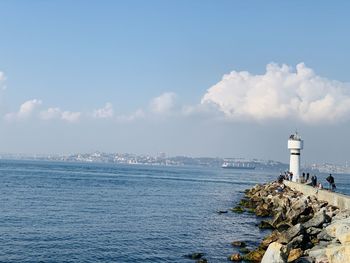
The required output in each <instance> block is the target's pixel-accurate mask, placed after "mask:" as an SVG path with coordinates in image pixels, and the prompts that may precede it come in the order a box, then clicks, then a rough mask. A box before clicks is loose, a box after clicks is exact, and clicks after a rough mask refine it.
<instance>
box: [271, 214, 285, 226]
mask: <svg viewBox="0 0 350 263" xmlns="http://www.w3.org/2000/svg"><path fill="white" fill-rule="evenodd" d="M285 220H286V215H285V214H284V213H283V211H278V212H277V213H276V214H275V216H274V217H273V219H272V220H271V225H272V226H274V227H276V226H277V225H278V224H280V223H282V222H284V221H285Z"/></svg>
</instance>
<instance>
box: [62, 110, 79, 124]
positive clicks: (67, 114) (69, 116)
mask: <svg viewBox="0 0 350 263" xmlns="http://www.w3.org/2000/svg"><path fill="white" fill-rule="evenodd" d="M80 116H81V112H71V111H64V112H62V114H61V119H62V120H65V121H68V122H77V121H79V119H80Z"/></svg>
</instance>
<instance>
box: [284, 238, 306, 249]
mask: <svg viewBox="0 0 350 263" xmlns="http://www.w3.org/2000/svg"><path fill="white" fill-rule="evenodd" d="M306 239H307V238H306V235H299V236H296V237H295V238H293V239H292V240H291V241H290V242H289V243H288V244H287V246H288V249H296V248H301V247H303V248H304V247H305V246H306V243H307V240H306Z"/></svg>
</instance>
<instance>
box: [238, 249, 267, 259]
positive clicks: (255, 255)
mask: <svg viewBox="0 0 350 263" xmlns="http://www.w3.org/2000/svg"><path fill="white" fill-rule="evenodd" d="M264 253H265V250H263V249H261V248H258V249H256V250H253V251H251V252H249V253H248V254H246V255H244V256H243V260H245V261H252V262H260V261H261V259H262V258H263V256H264Z"/></svg>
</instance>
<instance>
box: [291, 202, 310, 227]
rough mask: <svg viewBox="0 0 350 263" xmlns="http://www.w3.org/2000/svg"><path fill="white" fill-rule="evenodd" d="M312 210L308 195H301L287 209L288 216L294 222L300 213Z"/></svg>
mask: <svg viewBox="0 0 350 263" xmlns="http://www.w3.org/2000/svg"><path fill="white" fill-rule="evenodd" d="M311 210H312V209H311V207H310V206H309V205H308V199H307V198H306V197H301V198H299V199H297V200H296V201H295V202H294V203H292V205H291V207H290V208H289V210H288V211H287V214H286V217H287V218H288V219H289V220H290V221H291V222H293V223H294V222H296V221H297V220H298V218H299V216H300V215H303V214H308V213H310V211H311Z"/></svg>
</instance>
